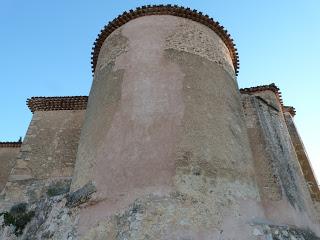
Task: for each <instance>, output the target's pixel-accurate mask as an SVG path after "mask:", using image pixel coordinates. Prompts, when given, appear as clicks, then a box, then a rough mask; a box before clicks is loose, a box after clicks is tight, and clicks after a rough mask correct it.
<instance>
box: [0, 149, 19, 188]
mask: <svg viewBox="0 0 320 240" xmlns="http://www.w3.org/2000/svg"><path fill="white" fill-rule="evenodd" d="M19 151H20V148H18V147H8V148H6V147H0V163H1V168H0V192H1V191H2V189H3V188H4V186H5V184H6V183H7V181H8V178H9V174H10V172H11V169H12V168H13V166H14V164H15V163H16V158H17V156H18V154H19Z"/></svg>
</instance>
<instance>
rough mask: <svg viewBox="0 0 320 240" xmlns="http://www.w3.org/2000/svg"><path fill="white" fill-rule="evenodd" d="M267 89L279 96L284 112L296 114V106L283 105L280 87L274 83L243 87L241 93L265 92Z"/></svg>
mask: <svg viewBox="0 0 320 240" xmlns="http://www.w3.org/2000/svg"><path fill="white" fill-rule="evenodd" d="M267 90H269V91H272V92H274V93H275V95H276V97H277V98H278V100H279V102H280V104H281V106H282V111H283V112H285V111H287V112H290V113H291V115H292V116H295V115H296V111H295V108H294V107H288V106H284V105H283V101H282V96H281V92H280V89H279V88H278V87H277V86H276V85H275V84H274V83H271V84H269V85H260V86H256V87H249V88H241V89H240V93H242V94H252V93H256V92H263V91H267Z"/></svg>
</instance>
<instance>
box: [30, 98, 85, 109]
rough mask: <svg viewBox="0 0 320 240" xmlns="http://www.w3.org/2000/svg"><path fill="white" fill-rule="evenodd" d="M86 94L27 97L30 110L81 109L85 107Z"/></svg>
mask: <svg viewBox="0 0 320 240" xmlns="http://www.w3.org/2000/svg"><path fill="white" fill-rule="evenodd" d="M87 102H88V97H87V96H66V97H32V98H29V99H27V105H28V107H29V109H30V110H31V112H35V111H57V110H83V109H86V108H87Z"/></svg>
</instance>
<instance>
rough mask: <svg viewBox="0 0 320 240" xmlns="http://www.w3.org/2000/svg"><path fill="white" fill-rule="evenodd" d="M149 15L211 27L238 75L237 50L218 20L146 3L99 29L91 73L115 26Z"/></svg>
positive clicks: (180, 9) (170, 6)
mask: <svg viewBox="0 0 320 240" xmlns="http://www.w3.org/2000/svg"><path fill="white" fill-rule="evenodd" d="M150 15H172V16H177V17H183V18H188V19H191V20H193V21H196V22H199V23H201V24H203V25H206V26H207V27H209V28H211V29H212V30H213V31H214V32H215V33H216V34H217V35H218V36H219V37H220V38H221V39H222V41H223V42H224V43H225V45H226V46H227V48H228V49H229V52H230V56H231V59H232V62H233V66H234V69H235V72H236V75H238V72H239V57H238V52H237V49H236V47H235V44H234V43H233V39H232V38H231V36H230V34H229V33H228V32H227V30H225V29H224V27H223V26H221V25H220V23H219V22H216V21H214V20H213V19H212V18H209V16H208V15H203V14H202V12H198V11H197V10H191V9H190V8H184V7H179V6H178V5H170V4H168V5H162V4H161V5H147V6H142V7H138V8H136V9H135V10H129V11H128V12H124V13H122V14H121V15H119V16H118V17H117V18H115V19H114V20H113V21H111V22H109V23H108V25H106V26H104V28H103V29H102V30H101V32H100V34H98V37H97V38H96V41H95V42H94V44H93V48H92V49H93V51H92V53H91V54H92V56H91V64H92V73H94V71H95V68H96V65H97V61H98V56H99V52H100V49H101V46H102V44H103V42H104V41H105V39H106V38H107V37H108V36H109V35H110V34H111V33H112V32H113V31H114V30H116V29H117V28H119V27H121V26H122V25H124V24H125V23H127V22H129V21H130V20H133V19H135V18H138V17H142V16H150Z"/></svg>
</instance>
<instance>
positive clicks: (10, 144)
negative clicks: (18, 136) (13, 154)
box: [0, 141, 22, 148]
mask: <svg viewBox="0 0 320 240" xmlns="http://www.w3.org/2000/svg"><path fill="white" fill-rule="evenodd" d="M21 144H22V142H21V141H18V142H0V148H1V147H2V148H9V147H10V148H12V147H14V148H15V147H17V148H18V147H21Z"/></svg>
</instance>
